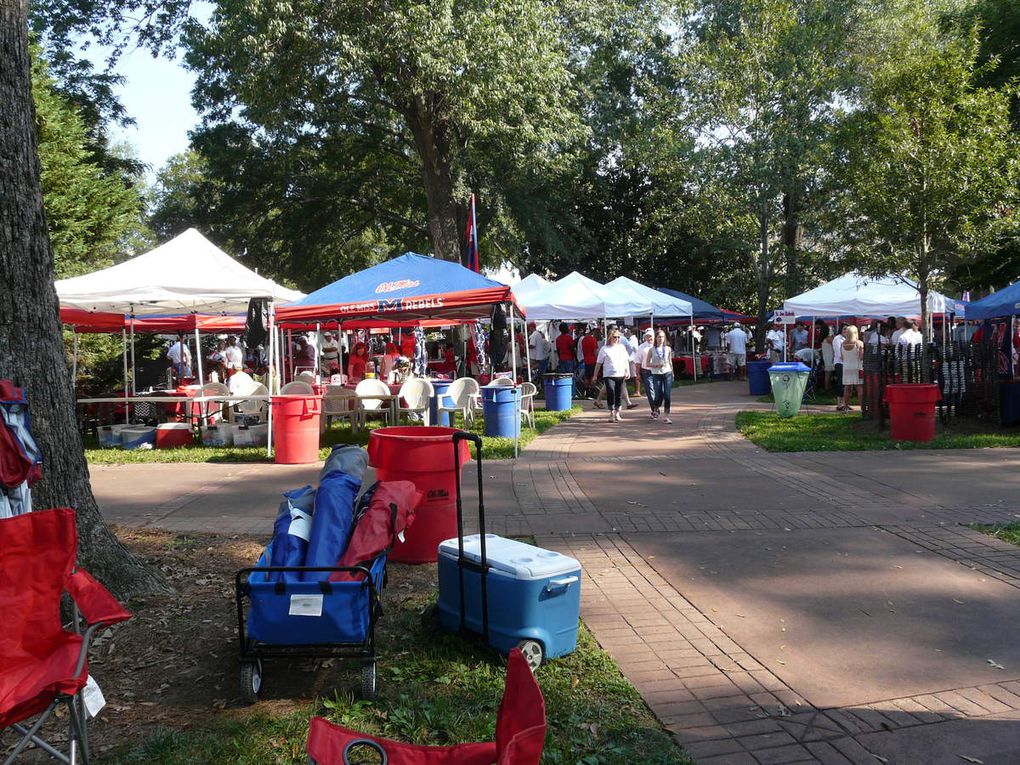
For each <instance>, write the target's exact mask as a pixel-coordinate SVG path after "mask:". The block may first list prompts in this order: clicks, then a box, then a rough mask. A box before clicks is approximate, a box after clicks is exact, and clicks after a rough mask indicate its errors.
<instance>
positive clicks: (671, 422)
mask: <svg viewBox="0 0 1020 765" xmlns="http://www.w3.org/2000/svg"><path fill="white" fill-rule="evenodd" d="M662 421H663V422H664V423H666V424H667V425H672V424H673V421H672V420H671V419H669V417H664V418H663V419H662Z"/></svg>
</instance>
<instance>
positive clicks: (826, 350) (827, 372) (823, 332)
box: [815, 319, 836, 390]
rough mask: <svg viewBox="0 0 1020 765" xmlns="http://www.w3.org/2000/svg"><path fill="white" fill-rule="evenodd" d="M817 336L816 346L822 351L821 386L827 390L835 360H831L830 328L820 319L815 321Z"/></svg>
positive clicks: (830, 383)
mask: <svg viewBox="0 0 1020 765" xmlns="http://www.w3.org/2000/svg"><path fill="white" fill-rule="evenodd" d="M815 327H816V328H817V331H816V333H815V336H816V337H817V338H818V347H819V348H820V349H821V351H822V388H824V389H825V390H828V389H829V387H830V386H831V385H832V374H833V372H834V371H835V369H836V367H835V362H833V360H832V330H830V329H829V325H828V324H826V323H825V322H824V321H823V320H822V319H818V320H817V321H816V322H815Z"/></svg>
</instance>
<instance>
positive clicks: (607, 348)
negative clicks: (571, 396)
mask: <svg viewBox="0 0 1020 765" xmlns="http://www.w3.org/2000/svg"><path fill="white" fill-rule="evenodd" d="M599 373H601V374H602V380H603V382H605V384H606V404H607V405H608V406H609V421H610V422H620V421H621V420H622V419H623V418H622V417H620V405H621V403H622V400H623V392H622V391H623V389H624V388H623V386H625V385H626V384H627V378H628V377H630V354H629V353H628V352H627V346H625V345H624V344H623V343H621V342H620V330H618V329H615V328H614V329H613V330H611V331H610V333H609V336H608V338H606V344H605V345H604V346H602V349H601V350H600V351H599V354H598V357H597V358H596V360H595V371H594V374H593V375H592V377H593V379H595V380H597V379H598V378H599Z"/></svg>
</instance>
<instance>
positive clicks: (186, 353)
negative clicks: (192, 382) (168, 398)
mask: <svg viewBox="0 0 1020 765" xmlns="http://www.w3.org/2000/svg"><path fill="white" fill-rule="evenodd" d="M166 358H167V361H169V362H170V368H171V369H172V370H173V372H172V374H173V378H174V382H176V383H177V384H178V385H179V384H180V382H181V380H182V379H183V378H185V377H191V350H190V349H189V348H188V344H187V343H186V342H184V333H183V332H179V333H178V334H177V342H176V343H174V344H173V345H171V346H170V350H168V351H167V352H166Z"/></svg>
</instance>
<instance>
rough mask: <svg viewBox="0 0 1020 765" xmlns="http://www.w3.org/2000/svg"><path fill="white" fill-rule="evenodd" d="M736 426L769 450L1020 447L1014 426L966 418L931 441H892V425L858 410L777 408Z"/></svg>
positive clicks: (743, 417)
mask: <svg viewBox="0 0 1020 765" xmlns="http://www.w3.org/2000/svg"><path fill="white" fill-rule="evenodd" d="M737 429H738V430H739V431H740V432H741V433H743V434H744V435H745V436H747V438H748V439H750V440H751V441H753V442H754V443H755V444H757V445H758V446H760V447H762V448H763V449H766V450H768V451H770V452H824V451H877V450H883V449H982V448H992V447H1017V446H1020V431H1018V430H1016V429H1012V430H1005V429H991V428H987V429H979V428H978V427H977V426H974V425H971V424H969V423H964V424H961V425H959V426H956V427H954V428H953V429H945V430H943V429H942V428H941V427H939V430H938V431H937V433H936V436H935V438H934V440H932V441H930V442H928V443H915V442H913V441H893V440H892V439H891V438H889V432H888V430H879V429H878V427H877V425H876V423H874V422H872V421H869V420H863V419H861V417H860V415H858V414H836V413H833V414H801V415H797V416H796V417H790V418H782V417H780V416H779V415H778V414H776V413H775V412H739V413H738V414H737Z"/></svg>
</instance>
